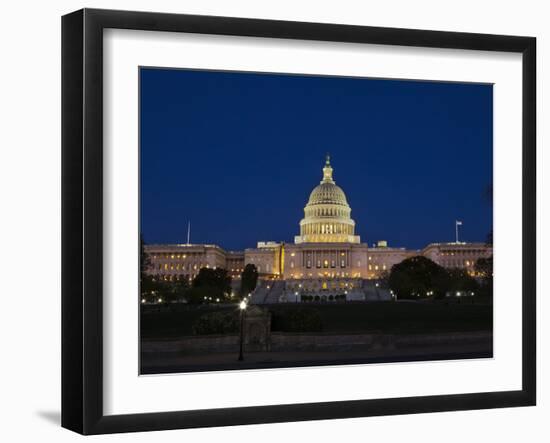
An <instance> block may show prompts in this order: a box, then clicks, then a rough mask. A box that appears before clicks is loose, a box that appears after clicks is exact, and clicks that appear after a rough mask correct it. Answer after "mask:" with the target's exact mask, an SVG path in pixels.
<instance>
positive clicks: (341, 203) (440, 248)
mask: <svg viewBox="0 0 550 443" xmlns="http://www.w3.org/2000/svg"><path fill="white" fill-rule="evenodd" d="M146 252H147V253H148V254H149V256H150V259H151V266H150V268H149V270H148V272H149V273H150V274H153V275H158V276H159V278H162V279H165V280H178V279H193V278H194V276H196V275H197V273H198V272H199V270H200V269H201V268H203V267H207V268H218V267H221V268H224V269H227V270H228V271H229V274H230V275H231V276H232V277H233V279H234V280H238V279H239V278H240V274H241V272H242V271H243V269H244V267H245V265H246V264H249V263H251V264H254V265H255V266H256V268H257V269H258V273H259V277H260V279H259V282H258V286H257V288H256V290H255V291H254V293H253V294H252V295H251V297H252V301H253V302H254V303H284V302H293V303H297V302H301V301H305V300H335V299H336V300H348V301H374V300H388V299H391V297H392V295H391V293H390V291H389V290H387V289H382V288H381V287H380V285H379V283H378V280H379V279H380V278H381V277H382V276H384V274H385V273H387V272H389V271H390V269H391V267H392V266H393V265H394V264H397V263H399V262H401V261H403V260H404V259H406V258H408V257H412V256H416V255H423V256H425V257H427V258H429V259H431V260H433V261H434V262H436V263H438V264H439V265H441V266H443V267H445V268H459V269H465V270H467V271H468V272H469V273H472V274H473V273H474V264H475V262H476V260H477V259H479V258H482V257H490V256H492V254H493V251H492V247H491V246H490V245H486V244H485V243H462V242H454V243H431V244H429V245H427V246H426V247H425V248H423V249H422V250H410V249H405V248H394V247H389V246H388V244H387V242H385V241H383V240H381V241H378V242H377V244H376V245H375V246H373V247H369V246H368V245H367V244H366V243H361V239H360V237H359V236H358V235H356V234H355V221H354V220H353V219H352V216H351V207H350V205H349V204H348V201H347V198H346V194H345V193H344V191H343V190H342V188H340V187H339V186H338V185H337V184H336V182H335V180H334V178H333V168H332V166H331V163H330V158H329V157H328V156H327V159H326V162H325V165H324V167H323V175H322V180H321V182H320V183H319V184H318V185H317V186H316V187H315V188H314V189H313V191H311V194H310V196H309V200H308V202H307V204H306V206H305V208H304V218H303V219H302V220H301V221H300V234H299V235H297V236H295V237H294V243H285V242H274V241H260V242H258V243H257V247H256V248H251V249H246V250H245V251H226V250H224V249H223V248H221V247H220V246H217V245H207V244H173V245H146Z"/></svg>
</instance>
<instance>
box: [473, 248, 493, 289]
mask: <svg viewBox="0 0 550 443" xmlns="http://www.w3.org/2000/svg"><path fill="white" fill-rule="evenodd" d="M474 269H475V272H476V275H477V277H478V278H479V281H480V290H481V294H480V295H482V296H486V297H492V296H493V257H492V256H491V257H488V258H478V259H477V261H476V263H475V265H474Z"/></svg>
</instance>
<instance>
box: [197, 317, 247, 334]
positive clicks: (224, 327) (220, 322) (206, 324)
mask: <svg viewBox="0 0 550 443" xmlns="http://www.w3.org/2000/svg"><path fill="white" fill-rule="evenodd" d="M238 331H239V315H238V314H237V313H236V312H209V313H207V314H204V315H201V316H200V317H199V318H198V319H197V320H196V321H195V323H194V324H193V334H195V335H208V334H230V333H235V332H238Z"/></svg>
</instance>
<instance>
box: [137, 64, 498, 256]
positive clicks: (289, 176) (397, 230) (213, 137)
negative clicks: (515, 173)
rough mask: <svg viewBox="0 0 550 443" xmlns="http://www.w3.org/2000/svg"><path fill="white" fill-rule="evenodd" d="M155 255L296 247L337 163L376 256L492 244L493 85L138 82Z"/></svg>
mask: <svg viewBox="0 0 550 443" xmlns="http://www.w3.org/2000/svg"><path fill="white" fill-rule="evenodd" d="M140 89H141V90H140V100H141V107H140V119H141V122H140V131H141V133H140V139H141V142H140V143H141V230H142V233H143V236H144V239H145V241H146V243H185V242H186V240H187V222H188V220H190V221H191V243H213V244H217V245H219V246H221V247H223V248H224V249H228V250H242V249H244V248H249V247H255V245H256V242H257V241H267V240H275V241H286V242H293V241H294V235H298V234H299V225H298V223H299V221H300V219H301V218H302V217H303V208H304V206H305V204H306V202H307V200H308V197H309V194H310V192H311V190H312V189H313V188H314V187H315V186H316V185H317V184H319V181H320V180H321V178H322V170H321V169H322V167H323V164H324V160H325V154H326V153H327V152H329V153H330V155H331V163H332V167H333V168H334V180H335V181H336V184H337V185H339V186H341V187H342V189H343V190H344V192H345V193H346V196H347V198H348V203H349V204H350V206H351V208H352V212H351V216H352V218H353V219H354V220H355V222H356V234H359V235H360V236H361V241H362V242H367V243H369V244H372V243H374V242H376V241H377V240H387V241H388V242H389V245H390V246H404V247H408V248H422V247H424V246H425V245H427V244H428V243H431V242H441V241H454V235H455V220H457V219H458V220H462V221H463V223H464V224H463V226H462V227H461V238H460V240H462V241H485V239H486V236H487V233H488V232H489V231H490V230H491V226H492V207H491V203H490V200H489V199H488V197H487V188H488V186H489V185H491V183H492V176H493V169H492V146H493V131H492V119H493V117H492V115H493V92H492V86H491V85H479V84H460V83H444V82H417V81H395V80H374V79H363V78H342V77H316V76H313V77H312V76H298V75H280V74H277V75H273V74H255V73H238V72H214V71H191V70H176V69H173V70H169V69H149V68H142V69H141V70H140Z"/></svg>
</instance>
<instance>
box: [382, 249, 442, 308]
mask: <svg viewBox="0 0 550 443" xmlns="http://www.w3.org/2000/svg"><path fill="white" fill-rule="evenodd" d="M388 284H389V286H390V289H391V290H392V291H393V292H394V293H395V294H396V295H397V298H398V299H407V298H408V299H418V298H426V297H436V298H442V297H444V296H445V293H446V292H447V290H448V287H449V275H448V273H447V271H446V270H445V269H444V268H443V267H441V266H439V265H438V264H437V263H435V262H433V261H432V260H430V259H429V258H426V257H423V256H416V257H411V258H408V259H406V260H403V261H402V262H401V263H398V264H396V265H394V266H392V268H391V272H390V276H389V279H388Z"/></svg>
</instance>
